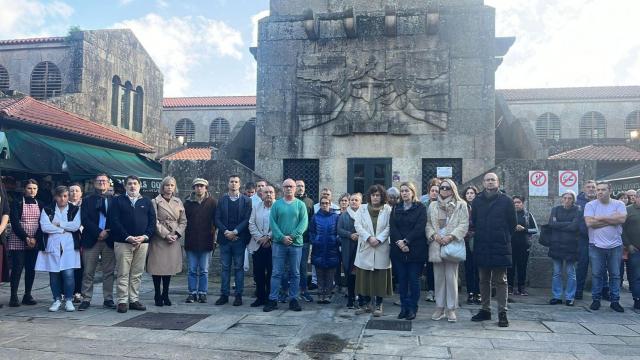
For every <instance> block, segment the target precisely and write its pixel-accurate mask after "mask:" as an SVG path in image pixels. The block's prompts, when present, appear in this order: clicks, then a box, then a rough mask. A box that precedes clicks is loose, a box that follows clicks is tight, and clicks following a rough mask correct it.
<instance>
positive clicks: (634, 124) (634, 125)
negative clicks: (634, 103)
mask: <svg viewBox="0 0 640 360" xmlns="http://www.w3.org/2000/svg"><path fill="white" fill-rule="evenodd" d="M634 130H635V131H640V110H636V111H633V112H631V113H630V114H629V115H627V119H626V120H625V121H624V136H625V137H626V138H631V132H632V131H634ZM636 137H637V133H636Z"/></svg>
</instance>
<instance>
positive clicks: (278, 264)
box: [269, 243, 302, 301]
mask: <svg viewBox="0 0 640 360" xmlns="http://www.w3.org/2000/svg"><path fill="white" fill-rule="evenodd" d="M271 247H272V249H271V256H272V262H273V272H272V273H271V292H270V293H269V300H272V301H278V293H279V292H280V286H282V278H283V275H284V272H285V271H284V267H285V263H287V260H288V263H289V300H295V299H296V298H297V297H298V290H299V286H300V259H301V258H302V247H301V246H293V245H291V246H285V245H282V244H279V243H273V245H272V246H271Z"/></svg>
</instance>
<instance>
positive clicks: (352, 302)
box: [347, 299, 355, 309]
mask: <svg viewBox="0 0 640 360" xmlns="http://www.w3.org/2000/svg"><path fill="white" fill-rule="evenodd" d="M354 304H355V300H354V299H349V300H347V309H353V307H354Z"/></svg>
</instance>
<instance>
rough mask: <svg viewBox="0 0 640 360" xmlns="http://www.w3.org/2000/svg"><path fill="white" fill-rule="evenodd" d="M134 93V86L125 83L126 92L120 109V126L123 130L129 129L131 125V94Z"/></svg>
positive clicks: (123, 93) (123, 94)
mask: <svg viewBox="0 0 640 360" xmlns="http://www.w3.org/2000/svg"><path fill="white" fill-rule="evenodd" d="M132 92H133V85H131V82H129V81H127V82H126V83H124V91H123V92H122V96H121V103H120V104H121V109H120V124H121V125H122V127H123V128H125V129H128V128H129V124H130V123H131V93H132Z"/></svg>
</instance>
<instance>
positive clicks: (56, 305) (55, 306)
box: [49, 300, 62, 312]
mask: <svg viewBox="0 0 640 360" xmlns="http://www.w3.org/2000/svg"><path fill="white" fill-rule="evenodd" d="M60 306H62V302H60V300H56V301H54V302H53V304H51V306H50V307H49V311H51V312H56V311H58V310H60Z"/></svg>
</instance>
